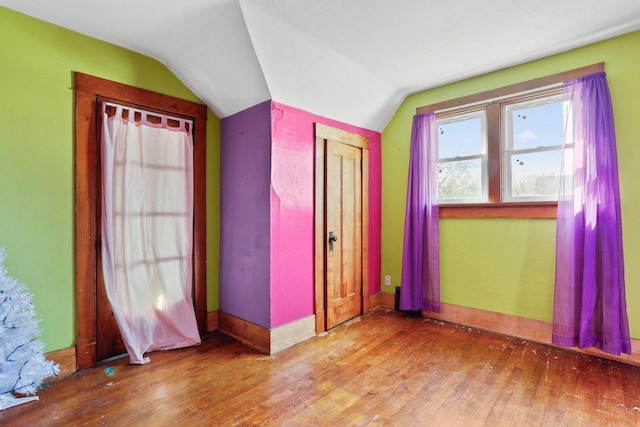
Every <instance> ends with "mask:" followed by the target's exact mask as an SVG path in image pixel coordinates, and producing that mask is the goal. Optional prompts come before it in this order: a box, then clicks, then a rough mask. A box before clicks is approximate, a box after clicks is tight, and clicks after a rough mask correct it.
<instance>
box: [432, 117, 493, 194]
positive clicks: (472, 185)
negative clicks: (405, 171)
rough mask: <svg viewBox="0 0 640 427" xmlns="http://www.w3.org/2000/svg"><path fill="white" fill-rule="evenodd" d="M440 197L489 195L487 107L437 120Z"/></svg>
mask: <svg viewBox="0 0 640 427" xmlns="http://www.w3.org/2000/svg"><path fill="white" fill-rule="evenodd" d="M436 123H437V125H438V198H439V200H440V203H445V202H458V201H466V202H474V201H475V202H482V201H486V194H487V172H486V171H487V138H486V133H487V131H486V128H487V124H486V123H487V120H486V114H485V111H484V110H479V111H474V112H471V113H468V114H460V115H455V116H453V117H447V118H443V119H439V120H437V122H436Z"/></svg>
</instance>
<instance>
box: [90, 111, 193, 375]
mask: <svg viewBox="0 0 640 427" xmlns="http://www.w3.org/2000/svg"><path fill="white" fill-rule="evenodd" d="M110 107H111V108H115V110H116V113H115V115H112V116H110V117H109V116H108V115H107V113H106V111H107V104H105V103H103V105H102V116H103V126H102V263H103V268H102V269H103V274H104V282H105V287H106V293H107V297H108V299H109V302H110V303H111V307H112V310H113V314H114V316H115V319H116V322H117V323H118V327H119V328H120V333H121V334H122V338H123V341H124V343H125V346H126V348H127V351H128V353H129V358H130V362H131V363H133V364H143V363H147V362H148V361H149V358H148V357H145V356H144V353H146V352H149V351H152V350H166V349H172V348H179V347H186V346H190V345H197V344H200V335H199V333H198V327H197V324H196V318H195V311H194V308H193V302H192V296H191V293H192V247H193V139H192V136H191V126H192V125H191V124H190V122H189V121H186V120H184V119H173V118H168V117H166V116H159V115H157V114H154V113H148V112H145V111H140V110H135V109H132V108H128V107H123V106H120V105H112V104H110ZM125 112H126V114H125V115H124V117H123V114H124V113H125ZM152 116H154V117H159V118H161V123H159V124H155V123H151V122H150V121H148V119H149V118H151V117H152ZM174 123H177V124H178V125H177V126H176V127H173V126H172V125H173V124H174ZM187 127H189V128H188V129H187Z"/></svg>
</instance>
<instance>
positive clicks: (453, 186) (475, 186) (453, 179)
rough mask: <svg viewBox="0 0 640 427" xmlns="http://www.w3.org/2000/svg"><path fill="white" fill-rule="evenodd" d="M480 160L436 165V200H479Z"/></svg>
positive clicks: (480, 183)
mask: <svg viewBox="0 0 640 427" xmlns="http://www.w3.org/2000/svg"><path fill="white" fill-rule="evenodd" d="M481 198H482V160H481V159H473V160H462V161H459V162H447V163H439V164H438V199H440V200H452V199H475V200H478V199H481Z"/></svg>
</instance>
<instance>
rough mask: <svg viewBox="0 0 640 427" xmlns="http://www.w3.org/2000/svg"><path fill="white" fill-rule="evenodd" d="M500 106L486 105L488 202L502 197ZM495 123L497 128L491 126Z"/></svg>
mask: <svg viewBox="0 0 640 427" xmlns="http://www.w3.org/2000/svg"><path fill="white" fill-rule="evenodd" d="M501 109H502V108H501V107H500V104H491V105H487V110H486V111H487V122H486V123H487V145H488V146H487V151H488V153H487V161H488V164H487V169H488V170H487V172H488V177H487V179H488V180H489V182H488V184H487V185H488V187H489V188H488V196H489V201H490V202H499V201H500V199H501V197H502V185H501V184H502V178H501V177H502V155H501V153H502V150H501V149H500V141H501V139H502V138H500V130H501V129H502V123H501V120H500V117H501V116H502V114H501ZM495 123H497V126H491V125H492V124H495Z"/></svg>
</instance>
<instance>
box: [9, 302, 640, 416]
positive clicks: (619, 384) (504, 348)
mask: <svg viewBox="0 0 640 427" xmlns="http://www.w3.org/2000/svg"><path fill="white" fill-rule="evenodd" d="M150 356H151V363H149V364H147V365H142V366H133V365H128V364H127V359H121V360H118V361H115V362H113V363H111V364H110V365H108V366H101V367H98V368H94V369H89V370H86V371H83V372H79V373H77V374H75V375H74V376H72V377H71V378H68V379H64V380H61V381H58V382H54V383H52V384H50V386H49V387H48V388H45V389H44V390H42V391H41V392H40V393H39V396H40V400H39V401H37V402H32V403H27V404H24V405H21V406H18V407H14V408H10V409H7V410H4V411H0V425H2V426H37V425H43V426H49V425H65V426H67V425H92V426H93V425H114V426H115V425H117V426H120V425H136V426H140V425H142V426H145V425H149V426H164V425H183V426H209V425H214V426H215V425H220V426H232V425H276V426H280V425H284V426H303V425H318V426H378V425H389V426H465V427H469V426H502V425H505V426H511V425H512V426H581V425H584V426H627V425H640V369H639V368H637V367H633V366H629V365H624V364H621V363H618V362H613V361H609V360H603V359H599V358H596V357H593V356H587V355H584V354H578V353H573V352H570V351H567V350H564V349H558V348H553V347H548V346H545V345H541V344H536V343H532V342H527V341H523V340H520V339H515V338H508V337H503V336H499V335H494V334H489V333H484V332H481V331H478V330H475V329H471V328H467V327H461V326H456V325H451V324H447V323H443V322H440V321H434V320H426V319H421V318H408V317H407V316H405V315H404V314H402V313H399V312H394V311H390V310H384V309H381V310H377V311H375V312H373V313H370V314H368V315H365V316H362V317H361V318H358V319H355V320H353V321H351V322H347V323H346V324H343V325H341V326H338V327H337V328H335V329H333V330H331V331H329V332H328V333H326V334H324V335H322V336H318V337H314V338H312V339H310V340H308V341H305V342H303V343H300V344H298V345H296V346H294V347H292V348H289V349H287V350H284V351H282V352H281V353H279V354H277V355H274V356H268V355H264V354H260V353H258V352H256V351H254V350H251V349H249V348H248V347H246V346H244V345H243V344H241V343H239V342H237V341H235V340H233V339H232V338H229V337H227V336H224V335H222V334H220V333H213V334H211V335H209V336H207V337H205V339H204V340H203V344H202V345H200V346H198V347H194V348H189V349H181V350H172V351H165V352H154V353H151V355H150Z"/></svg>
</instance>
